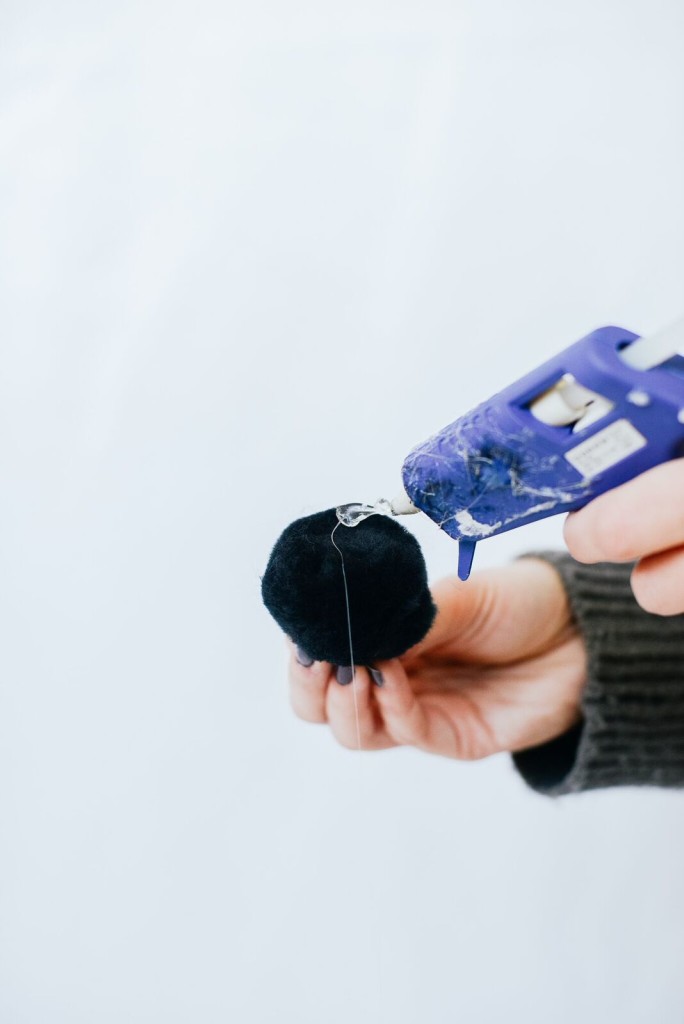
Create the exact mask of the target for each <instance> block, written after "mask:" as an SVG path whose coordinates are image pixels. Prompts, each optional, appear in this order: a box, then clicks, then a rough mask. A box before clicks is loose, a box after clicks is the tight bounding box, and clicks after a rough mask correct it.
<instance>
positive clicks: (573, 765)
mask: <svg viewBox="0 0 684 1024" xmlns="http://www.w3.org/2000/svg"><path fill="white" fill-rule="evenodd" d="M531 554H532V553H531ZM532 557H535V558H543V559H544V560H545V561H547V562H549V563H550V564H551V565H553V566H554V568H555V569H556V571H557V572H558V574H559V576H560V578H561V580H562V582H563V585H564V587H565V590H566V592H567V594H568V599H569V601H570V607H571V610H572V614H573V616H574V618H575V621H576V623H577V626H578V628H579V630H580V632H581V634H582V636H583V638H584V642H585V644H586V648H587V655H588V670H587V683H586V686H585V690H584V693H583V695H582V715H583V719H582V721H581V722H580V723H579V724H578V725H576V726H574V727H573V728H572V729H570V730H569V731H568V732H566V733H564V734H563V735H562V736H559V737H557V738H556V739H554V740H551V741H550V742H549V743H544V744H543V745H542V746H538V747H533V748H531V749H529V750H523V751H521V752H519V753H516V754H514V755H513V761H514V764H515V766H516V768H517V769H518V771H519V772H520V774H521V775H522V777H523V778H524V779H525V781H526V782H527V783H528V784H529V785H530V786H531V787H532V788H533V789H535V790H537V791H538V792H540V793H544V794H546V795H548V796H560V795H562V794H565V793H578V792H581V791H583V790H587V789H600V788H603V787H607V786H669V787H679V786H684V615H675V616H669V617H663V616H660V615H650V614H649V613H648V612H645V611H643V610H642V609H641V608H640V607H639V605H638V604H637V603H636V600H635V599H634V596H633V594H632V590H631V587H630V575H631V572H632V566H631V565H612V564H609V563H601V564H599V565H581V564H580V563H579V562H575V561H574V559H572V558H571V557H570V556H569V555H566V554H563V553H562V552H540V553H534V554H533V556H532Z"/></svg>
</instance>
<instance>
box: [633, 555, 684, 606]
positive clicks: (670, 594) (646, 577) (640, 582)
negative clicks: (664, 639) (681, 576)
mask: <svg viewBox="0 0 684 1024" xmlns="http://www.w3.org/2000/svg"><path fill="white" fill-rule="evenodd" d="M631 583H632V592H633V594H634V597H635V599H636V602H637V604H638V605H639V607H640V608H643V610H644V611H645V612H649V613H650V614H651V615H677V614H679V613H681V612H682V611H684V584H682V586H679V587H676V588H672V586H671V585H668V581H667V580H666V579H664V578H663V576H662V574H661V573H660V572H658V570H657V569H655V568H653V567H652V566H651V565H649V563H648V562H646V563H645V564H643V565H642V564H639V565H637V566H636V568H635V569H634V572H633V573H632V579H631Z"/></svg>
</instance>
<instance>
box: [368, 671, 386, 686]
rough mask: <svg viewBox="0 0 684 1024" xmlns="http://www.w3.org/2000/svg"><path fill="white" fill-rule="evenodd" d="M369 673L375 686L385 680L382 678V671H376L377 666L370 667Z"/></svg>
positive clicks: (380, 684)
mask: <svg viewBox="0 0 684 1024" xmlns="http://www.w3.org/2000/svg"><path fill="white" fill-rule="evenodd" d="M370 674H371V675H372V677H373V682H374V683H375V685H376V686H382V685H383V683H384V682H385V680H384V679H383V678H382V672H378V670H377V668H372V669H371V670H370Z"/></svg>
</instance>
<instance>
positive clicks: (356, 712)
mask: <svg viewBox="0 0 684 1024" xmlns="http://www.w3.org/2000/svg"><path fill="white" fill-rule="evenodd" d="M341 525H342V523H337V525H336V526H335V527H334V528H333V531H332V533H331V534H330V540H331V541H332V545H333V547H334V548H335V550H336V551H337V553H338V554H339V556H340V561H341V562H342V582H343V583H344V602H345V606H346V609H347V631H348V633H349V660H350V662H351V670H352V693H353V696H354V717H355V719H356V742H357V746H358V749H359V750H361V724H360V722H359V698H358V694H357V690H356V665H355V664H354V645H353V643H352V625H351V612H350V610H349V587H348V586H347V573H346V570H345V568H344V555H343V554H342V552H341V550H340V549H339V547H338V546H337V544H336V543H335V533H336V531H337V529H338V527H340V526H341Z"/></svg>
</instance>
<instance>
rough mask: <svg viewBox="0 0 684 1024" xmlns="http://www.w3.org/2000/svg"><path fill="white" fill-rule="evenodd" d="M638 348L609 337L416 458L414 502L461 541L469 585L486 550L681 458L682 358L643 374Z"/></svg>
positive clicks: (411, 473) (503, 396)
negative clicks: (479, 549)
mask: <svg viewBox="0 0 684 1024" xmlns="http://www.w3.org/2000/svg"><path fill="white" fill-rule="evenodd" d="M637 341H638V335H636V334H633V333H631V332H629V331H626V330H624V329H622V328H619V327H602V328H600V329H599V330H596V331H594V332H593V333H592V334H589V335H587V337H585V338H582V339H581V340H580V341H578V342H576V343H575V344H574V345H571V346H570V347H569V348H567V349H565V350H564V351H562V352H561V353H559V354H558V355H557V356H555V357H554V358H553V359H550V360H549V361H548V362H546V363H544V364H543V365H541V366H540V367H538V368H537V369H536V370H534V371H533V372H532V373H529V374H527V375H526V376H524V377H522V378H521V379H520V380H518V381H517V382H516V383H514V384H512V385H510V386H509V387H507V388H505V389H504V390H503V391H500V392H499V393H498V394H496V395H494V396H493V397H492V398H490V399H489V400H488V401H486V402H483V403H482V404H481V405H479V406H477V407H476V408H475V409H473V410H472V411H471V412H469V413H467V414H466V415H465V416H462V417H461V418H460V419H458V420H456V421H455V422H454V423H451V424H449V425H448V426H447V427H445V428H444V429H443V430H440V431H439V432H438V433H436V434H435V435H433V436H432V437H430V438H429V439H428V440H427V441H425V442H424V443H423V444H420V445H418V447H416V448H414V449H413V451H412V452H411V453H410V454H409V455H408V457H407V458H406V460H405V462H404V465H403V471H402V475H403V481H404V487H405V489H406V493H407V494H408V496H409V498H410V499H411V501H412V502H413V504H414V505H415V506H416V507H417V508H418V509H420V510H421V511H423V512H425V514H426V515H428V516H429V517H430V519H432V520H433V521H434V522H435V523H437V525H438V526H440V527H441V528H442V529H443V530H444V531H445V532H446V533H448V534H449V535H450V536H451V537H454V538H455V539H456V540H458V541H459V576H460V577H461V579H467V577H468V575H469V573H470V568H471V565H472V561H473V556H474V552H475V546H476V544H477V543H478V542H479V541H480V540H483V539H485V538H487V537H493V536H496V535H498V534H500V533H504V532H506V531H507V530H512V529H515V528H516V527H518V526H523V525H525V524H527V523H532V522H535V521H536V520H537V519H543V518H545V517H547V516H552V515H558V514H559V513H563V512H569V511H572V510H574V509H578V508H581V507H582V506H583V505H586V504H587V502H589V501H591V500H592V499H593V498H595V497H597V496H598V495H599V494H602V493H603V492H604V491H608V490H611V489H612V488H614V487H617V486H618V485H620V484H622V483H624V482H625V481H627V480H629V479H631V478H632V477H634V476H637V475H638V474H640V473H643V472H644V471H645V470H647V469H649V468H651V467H652V466H655V465H658V464H659V463H661V462H665V461H667V460H669V459H672V458H675V457H676V456H678V455H680V454H682V450H683V448H682V446H683V445H684V358H682V357H681V356H679V355H671V354H669V353H667V352H666V353H665V355H666V358H665V359H664V360H663V361H662V362H660V363H659V364H658V365H655V366H651V367H650V368H648V369H641V368H637V367H636V366H635V365H630V362H629V361H628V355H629V349H630V346H633V345H635V342H637ZM639 344H642V343H641V342H639ZM635 351H636V347H635ZM642 361H643V360H642ZM632 362H633V363H638V362H639V360H637V359H633V360H632Z"/></svg>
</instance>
